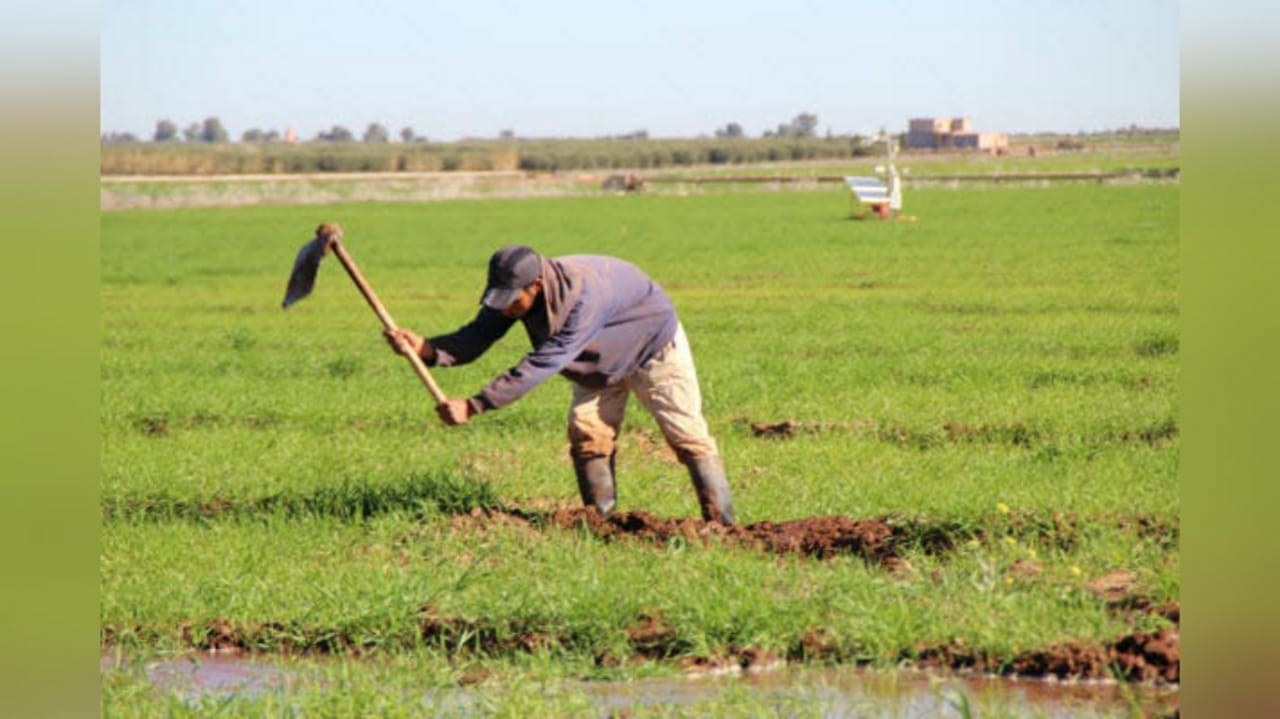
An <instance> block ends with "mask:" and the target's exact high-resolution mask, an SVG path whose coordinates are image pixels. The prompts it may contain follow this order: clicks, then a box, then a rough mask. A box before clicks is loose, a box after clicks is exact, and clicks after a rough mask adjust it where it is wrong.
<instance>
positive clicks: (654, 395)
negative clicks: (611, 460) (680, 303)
mask: <svg viewBox="0 0 1280 719" xmlns="http://www.w3.org/2000/svg"><path fill="white" fill-rule="evenodd" d="M633 392H634V393H635V395H636V399H638V400H640V403H641V404H643V405H644V407H645V409H647V410H649V413H650V414H652V415H653V418H654V419H655V420H657V422H658V427H659V428H660V429H661V430H662V435H663V436H664V437H666V440H667V444H669V445H671V448H672V449H673V450H675V453H676V456H677V457H679V458H680V461H682V462H686V463H687V462H688V461H690V460H692V459H698V458H701V457H710V456H715V455H717V454H719V451H718V450H717V448H716V441H715V439H713V438H712V437H711V434H710V432H708V430H707V421H706V420H705V419H703V417H702V392H701V391H700V390H699V389H698V373H697V371H696V370H695V369H694V366H693V353H692V352H690V351H689V341H688V339H687V338H686V337H685V335H684V326H683V325H678V326H677V327H676V336H675V337H674V338H673V339H672V340H671V342H670V343H669V344H668V345H667V346H666V347H664V348H662V351H660V352H659V353H658V354H657V355H655V356H654V357H653V358H652V359H650V360H649V361H648V362H647V363H645V365H644V366H643V367H641V368H640V369H638V370H636V371H635V372H633V373H632V374H631V376H629V377H627V378H626V379H625V380H623V381H622V382H618V383H617V384H613V385H610V386H608V387H604V388H601V389H588V388H586V387H583V386H581V385H579V384H574V385H573V402H572V404H571V405H570V407H569V452H570V454H572V455H573V457H574V458H575V459H583V458H587V457H608V456H610V455H612V454H613V449H614V443H615V442H616V441H617V439H618V432H619V431H620V430H621V429H622V418H623V416H624V415H625V414H626V411H627V397H628V396H629V395H630V394H631V393H633Z"/></svg>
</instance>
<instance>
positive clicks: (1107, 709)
mask: <svg viewBox="0 0 1280 719" xmlns="http://www.w3.org/2000/svg"><path fill="white" fill-rule="evenodd" d="M139 669H141V670H142V671H145V673H146V677H147V680H148V682H149V683H150V684H151V685H152V686H154V687H156V688H157V689H159V690H161V691H166V692H177V693H178V694H179V695H181V696H183V697H184V698H186V699H188V700H193V701H194V700H197V699H199V698H201V697H203V696H208V695H217V696H225V695H230V694H237V695H242V696H246V697H250V698H251V697H253V696H257V695H261V694H264V693H270V692H278V691H288V690H289V689H290V688H291V687H295V686H297V687H299V689H300V690H301V691H307V690H308V688H311V689H314V688H315V687H317V686H323V684H324V679H323V677H324V672H323V664H322V663H318V662H317V663H314V664H310V663H308V662H306V661H298V660H290V661H289V663H288V664H287V665H286V664H284V663H273V662H271V661H269V660H265V659H264V660H261V661H259V660H255V659H253V658H249V657H245V656H242V655H236V654H217V653H205V654H200V655H192V656H185V657H179V658H169V659H156V660H151V661H139V662H136V663H132V664H130V663H127V662H126V663H120V662H118V661H117V660H116V659H115V658H113V657H103V658H102V660H101V662H100V671H101V673H102V674H104V675H105V674H108V673H110V672H116V671H138V670H139ZM501 691H503V688H502V686H501V684H500V683H499V682H497V681H494V682H492V683H490V684H482V685H479V686H471V687H460V688H458V689H454V690H448V689H445V690H441V689H439V688H430V689H428V688H424V689H423V692H422V695H421V701H422V702H423V704H424V705H425V706H427V707H430V708H433V709H435V710H436V711H437V712H440V711H445V712H448V714H449V715H452V716H476V715H477V707H481V706H484V702H483V701H479V699H480V697H482V696H483V695H484V694H485V693H488V692H501ZM546 691H549V692H552V691H553V692H555V693H557V694H565V693H569V694H582V695H585V696H586V697H587V698H588V699H589V700H590V701H591V702H592V703H593V704H594V705H595V706H596V707H597V708H598V709H599V715H600V716H602V717H611V716H618V715H622V716H625V715H626V714H627V713H628V711H629V710H630V709H632V708H644V707H650V708H661V707H670V708H677V709H678V708H680V707H682V706H683V707H690V706H692V705H695V704H700V705H703V706H704V707H705V706H706V705H707V704H714V703H717V702H720V701H724V700H726V699H729V698H733V699H735V700H741V699H742V698H744V697H746V698H749V699H750V700H752V701H754V702H758V703H760V704H761V705H762V706H773V707H774V708H776V709H777V710H778V711H777V712H775V713H777V714H778V715H779V716H789V715H791V714H792V712H789V711H788V710H787V709H788V707H795V709H796V712H798V713H803V714H805V715H809V714H812V713H813V712H814V711H815V710H817V711H818V712H819V713H820V715H821V716H830V717H845V716H858V717H868V716H871V717H880V716H886V717H888V716H891V717H899V718H903V719H911V718H917V717H918V718H921V719H923V718H925V717H941V716H947V717H960V716H968V715H973V716H982V715H986V714H991V713H994V714H997V715H1016V716H1024V715H1031V716H1039V717H1054V718H1058V717H1062V718H1066V717H1081V716H1084V717H1128V716H1133V715H1135V714H1139V715H1145V716H1176V715H1177V712H1178V690H1177V688H1176V687H1170V686H1155V685H1149V684H1117V683H1115V682H1109V681H1108V682H1099V681H1066V682H1063V681H1052V680H1050V681H1045V680H1038V679H1033V680H1026V679H1023V680H1017V679H1008V678H1001V677H985V676H967V677H962V676H955V675H939V674H934V673H930V672H924V671H897V672H892V671H873V670H866V669H858V668H854V667H817V668H814V667H792V668H784V669H780V670H777V671H772V672H763V673H745V674H737V675H728V676H717V677H705V676H702V677H692V676H689V677H660V678H647V679H636V680H630V681H582V680H566V681H563V682H560V683H558V684H553V685H548V686H547V687H546ZM406 701H412V699H411V698H409V697H406ZM966 704H967V706H968V709H967V710H966V709H964V708H963V707H964V706H965V705H966ZM801 709H803V711H802V712H801V711H800V710H801Z"/></svg>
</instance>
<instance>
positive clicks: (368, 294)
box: [329, 237, 449, 404]
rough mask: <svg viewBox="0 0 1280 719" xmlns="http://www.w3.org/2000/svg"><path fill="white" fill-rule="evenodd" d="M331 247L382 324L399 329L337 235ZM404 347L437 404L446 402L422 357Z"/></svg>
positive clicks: (330, 244)
mask: <svg viewBox="0 0 1280 719" xmlns="http://www.w3.org/2000/svg"><path fill="white" fill-rule="evenodd" d="M329 247H330V248H331V249H332V250H333V253H334V254H336V255H337V256H338V261H339V262H341V263H342V267H343V269H345V270H346V271H347V274H348V275H350V276H351V281H352V282H355V283H356V287H358V288H360V294H362V295H364V299H365V301H367V302H368V303H369V306H370V307H372V308H373V311H374V313H375V314H377V315H378V319H380V320H382V326H383V327H386V328H387V329H388V330H395V329H398V328H397V326H396V321H395V320H393V319H391V315H390V314H389V313H388V312H387V308H386V307H383V306H382V302H381V301H379V300H378V296H377V295H375V294H374V293H373V288H372V287H370V286H369V283H368V282H367V281H366V280H365V279H364V275H362V274H360V268H359V267H357V266H356V261H355V260H354V259H352V258H351V255H349V254H348V253H347V250H346V248H345V247H343V246H342V243H341V242H340V241H339V240H338V238H337V237H334V238H332V239H330V240H329ZM402 349H409V350H410V351H408V352H405V353H404V356H405V358H406V359H408V360H409V364H411V365H413V371H414V373H415V374H417V375H418V379H420V380H422V384H423V385H425V386H426V388H427V391H428V392H430V393H431V396H432V397H434V398H435V400H436V404H444V403H445V401H447V400H448V399H449V398H448V397H446V396H445V394H444V392H443V391H441V390H440V385H438V384H436V381H435V380H434V379H433V378H432V377H431V373H430V372H429V371H427V366H426V365H425V364H423V363H422V358H421V357H419V356H418V353H417V352H414V351H412V349H410V348H402Z"/></svg>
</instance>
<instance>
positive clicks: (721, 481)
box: [685, 455, 733, 524]
mask: <svg viewBox="0 0 1280 719" xmlns="http://www.w3.org/2000/svg"><path fill="white" fill-rule="evenodd" d="M685 466H686V467H688V468H689V478H690V479H692V480H693V488H694V490H696V491H697V493H698V504H699V505H700V506H701V507H702V518H703V519H705V520H706V521H708V522H711V521H715V522H719V523H721V524H733V497H732V496H731V495H730V493H729V480H728V479H727V478H726V477H725V475H724V463H723V462H721V461H720V456H719V455H711V456H710V457H696V458H692V459H689V460H688V461H687V462H686V463H685Z"/></svg>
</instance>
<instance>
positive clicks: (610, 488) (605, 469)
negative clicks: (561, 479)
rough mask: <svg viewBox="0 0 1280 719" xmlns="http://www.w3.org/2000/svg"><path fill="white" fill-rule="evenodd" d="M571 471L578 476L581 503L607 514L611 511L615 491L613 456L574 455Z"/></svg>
mask: <svg viewBox="0 0 1280 719" xmlns="http://www.w3.org/2000/svg"><path fill="white" fill-rule="evenodd" d="M573 471H574V474H576V475H577V476H578V493H579V494H581V495H582V504H583V505H584V506H587V507H595V508H596V509H597V510H598V511H599V512H600V514H601V515H603V516H606V517H607V516H609V514H610V513H611V512H613V505H614V493H615V489H614V482H613V457H612V456H609V457H574V459H573Z"/></svg>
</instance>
